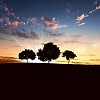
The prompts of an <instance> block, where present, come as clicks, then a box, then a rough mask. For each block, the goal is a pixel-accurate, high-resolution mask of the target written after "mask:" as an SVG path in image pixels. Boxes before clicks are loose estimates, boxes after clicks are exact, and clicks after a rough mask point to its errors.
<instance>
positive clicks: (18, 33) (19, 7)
mask: <svg viewBox="0 0 100 100" xmlns="http://www.w3.org/2000/svg"><path fill="white" fill-rule="evenodd" d="M48 42H53V43H54V44H55V45H57V46H58V47H59V48H60V51H61V52H64V51H65V50H71V51H73V52H74V53H75V54H76V55H77V58H75V59H74V60H71V63H74V64H100V53H99V51H100V0H80V1H79V0H0V59H1V58H2V59H4V58H3V57H7V59H8V57H10V58H11V57H12V58H13V57H14V58H16V59H18V53H19V52H21V51H22V50H25V49H32V50H33V51H34V52H37V51H38V49H40V48H43V44H46V43H48ZM61 56H62V55H61ZM10 58H9V59H10ZM34 62H40V61H39V60H38V59H36V60H35V61H34ZM54 62H55V63H66V59H65V58H62V57H59V58H58V59H57V60H55V61H53V63H54Z"/></svg>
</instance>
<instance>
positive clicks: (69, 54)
mask: <svg viewBox="0 0 100 100" xmlns="http://www.w3.org/2000/svg"><path fill="white" fill-rule="evenodd" d="M62 57H66V59H67V60H68V64H69V62H70V59H74V58H75V57H77V56H76V55H75V54H74V52H72V51H69V50H66V51H65V52H64V53H63V56H62Z"/></svg>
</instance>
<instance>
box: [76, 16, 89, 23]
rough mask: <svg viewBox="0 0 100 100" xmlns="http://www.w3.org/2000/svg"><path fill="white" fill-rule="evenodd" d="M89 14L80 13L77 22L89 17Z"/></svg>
mask: <svg viewBox="0 0 100 100" xmlns="http://www.w3.org/2000/svg"><path fill="white" fill-rule="evenodd" d="M88 16H89V15H85V14H82V15H80V16H79V17H77V19H76V20H77V23H80V22H81V21H82V20H83V19H84V18H86V17H88Z"/></svg>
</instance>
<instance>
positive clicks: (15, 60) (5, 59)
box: [0, 56, 20, 63]
mask: <svg viewBox="0 0 100 100" xmlns="http://www.w3.org/2000/svg"><path fill="white" fill-rule="evenodd" d="M0 63H20V61H18V58H14V57H3V56H0Z"/></svg>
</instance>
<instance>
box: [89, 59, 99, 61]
mask: <svg viewBox="0 0 100 100" xmlns="http://www.w3.org/2000/svg"><path fill="white" fill-rule="evenodd" d="M90 61H100V59H90Z"/></svg>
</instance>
